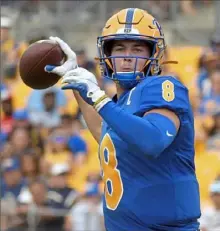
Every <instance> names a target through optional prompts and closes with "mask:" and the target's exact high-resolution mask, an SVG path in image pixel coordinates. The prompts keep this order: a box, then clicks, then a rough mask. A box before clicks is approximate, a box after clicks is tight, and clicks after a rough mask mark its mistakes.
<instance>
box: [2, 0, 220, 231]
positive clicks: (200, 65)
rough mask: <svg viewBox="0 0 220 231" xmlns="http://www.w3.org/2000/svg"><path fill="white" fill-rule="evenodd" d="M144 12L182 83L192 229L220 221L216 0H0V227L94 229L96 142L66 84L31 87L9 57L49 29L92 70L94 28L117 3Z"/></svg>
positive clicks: (107, 85)
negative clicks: (193, 202)
mask: <svg viewBox="0 0 220 231" xmlns="http://www.w3.org/2000/svg"><path fill="white" fill-rule="evenodd" d="M127 7H139V8H142V9H145V10H147V11H149V12H150V13H151V14H153V15H154V16H155V17H156V18H157V19H158V21H159V22H160V24H161V25H162V27H163V28H164V33H165V36H166V41H167V45H168V49H167V52H166V58H167V59H168V60H177V61H178V62H179V63H178V64H177V65H166V66H165V67H164V70H163V71H164V74H173V75H174V76H176V77H177V78H179V80H180V81H182V82H183V83H184V84H185V85H186V86H187V87H188V89H189V93H190V100H191V104H192V108H193V112H194V117H195V149H196V153H195V160H196V171H197V176H198V180H199V183H200V194H201V203H202V213H203V214H202V217H201V224H202V228H203V229H202V230H204V231H209V230H210V231H214V230H215V229H214V228H216V227H217V228H218V229H216V230H219V229H220V224H219V221H220V215H219V214H220V14H219V12H220V1H212V0H200V1H194V0H189V1H165V0H163V1H156V0H152V1H151V0H145V1H104V0H103V1H61V0H57V1H45V0H44V1H42V0H29V1H12V0H11V1H6V0H4V1H1V84H0V92H1V133H0V151H1V162H0V166H1V182H0V183H1V185H0V186H1V228H0V229H1V230H2V231H23V230H24V231H38V230H39V231H44V230H47V231H50V230H51V231H52V230H53V231H56V230H57V231H58V230H59V231H103V230H104V226H103V214H102V204H101V196H102V193H103V192H102V182H101V179H100V168H99V161H98V155H97V148H98V146H97V144H96V142H95V140H94V139H93V138H92V136H91V134H90V132H89V131H88V129H87V127H86V125H85V122H84V119H83V117H82V115H81V112H80V110H79V108H78V105H77V103H76V101H75V99H74V96H73V94H72V92H71V91H65V92H64V91H61V90H60V83H58V84H57V85H56V86H54V87H51V88H49V89H46V90H39V91H36V90H32V89H30V88H28V87H27V86H25V85H24V84H23V82H22V81H21V79H20V77H19V72H18V62H19V59H20V57H21V55H22V53H23V52H24V51H25V49H26V48H27V47H28V46H29V45H30V44H31V43H33V42H35V41H37V40H40V39H47V38H48V37H49V36H51V35H52V36H58V37H60V38H62V39H63V40H64V41H66V42H67V43H68V44H69V45H70V46H71V47H72V48H73V50H74V51H75V52H76V53H77V58H78V63H79V66H82V67H84V68H87V69H89V70H90V71H92V72H94V73H95V74H96V76H97V78H98V82H99V84H100V86H101V87H102V88H103V89H105V90H106V92H107V93H108V94H109V96H113V95H114V93H115V88H114V84H113V83H112V82H110V81H109V80H108V81H106V80H104V79H103V78H102V77H101V75H100V71H99V66H98V64H97V63H96V61H95V60H94V57H95V56H96V55H97V51H96V38H97V36H98V35H100V32H101V29H102V27H103V26H104V24H105V21H106V20H107V19H108V18H109V17H110V16H111V15H112V14H113V13H116V12H117V11H119V10H121V9H123V8H127Z"/></svg>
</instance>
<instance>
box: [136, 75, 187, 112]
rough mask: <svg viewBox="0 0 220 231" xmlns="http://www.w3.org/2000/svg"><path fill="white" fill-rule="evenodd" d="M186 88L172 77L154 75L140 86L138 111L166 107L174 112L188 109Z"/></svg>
mask: <svg viewBox="0 0 220 231" xmlns="http://www.w3.org/2000/svg"><path fill="white" fill-rule="evenodd" d="M189 105H190V103H189V96H188V89H187V88H186V87H185V86H184V85H183V84H182V83H181V82H179V81H178V80H177V79H175V78H174V77H155V79H152V80H151V81H150V82H148V83H147V84H145V85H144V86H143V88H142V92H141V96H140V113H145V112H147V111H149V110H152V109H155V108H167V109H169V110H171V111H174V112H175V113H176V114H181V113H186V112H187V111H188V110H189Z"/></svg>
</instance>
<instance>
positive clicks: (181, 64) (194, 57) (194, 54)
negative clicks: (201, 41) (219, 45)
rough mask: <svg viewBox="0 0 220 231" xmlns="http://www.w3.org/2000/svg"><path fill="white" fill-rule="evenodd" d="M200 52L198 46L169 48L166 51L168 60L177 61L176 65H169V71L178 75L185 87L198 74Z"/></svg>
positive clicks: (200, 49)
mask: <svg viewBox="0 0 220 231" xmlns="http://www.w3.org/2000/svg"><path fill="white" fill-rule="evenodd" d="M202 50H203V48H202V47H199V46H189V47H188V46H186V47H170V48H169V50H168V52H169V59H170V60H175V61H178V64H176V65H170V69H171V71H172V72H175V73H177V74H178V76H179V77H180V79H181V81H182V82H183V83H184V84H185V85H186V86H189V85H191V82H192V80H193V79H195V77H196V75H197V73H198V60H199V57H200V56H201V54H202Z"/></svg>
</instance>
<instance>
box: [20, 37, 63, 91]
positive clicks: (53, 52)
mask: <svg viewBox="0 0 220 231" xmlns="http://www.w3.org/2000/svg"><path fill="white" fill-rule="evenodd" d="M64 59H65V55H64V53H63V51H62V50H61V48H60V46H59V44H57V43H56V42H54V41H51V40H40V41H37V42H35V43H33V44H31V45H30V46H29V47H28V48H27V50H26V51H25V52H24V53H23V55H22V57H21V59H20V63H19V71H20V76H21V79H22V80H23V82H24V83H25V84H26V85H27V86H29V87H31V88H33V89H46V88H48V87H51V86H53V85H54V84H56V83H57V82H58V81H59V79H60V78H61V77H60V76H58V75H56V74H52V73H47V72H45V71H44V67H45V66H46V65H54V66H59V65H61V64H62V63H63V62H64Z"/></svg>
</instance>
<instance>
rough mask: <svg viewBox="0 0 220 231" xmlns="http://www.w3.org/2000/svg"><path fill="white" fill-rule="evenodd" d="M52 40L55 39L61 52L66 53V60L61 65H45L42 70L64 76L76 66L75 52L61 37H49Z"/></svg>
mask: <svg viewBox="0 0 220 231" xmlns="http://www.w3.org/2000/svg"><path fill="white" fill-rule="evenodd" d="M49 39H50V40H52V41H55V42H56V43H58V44H59V46H60V48H61V49H62V51H63V53H64V54H65V55H66V58H67V60H66V62H65V63H64V64H62V65H61V66H52V65H46V66H45V68H44V70H45V71H46V72H49V73H54V74H57V75H59V76H61V77H62V76H64V75H65V74H66V73H67V72H68V71H70V70H73V69H74V68H77V67H78V64H77V57H76V54H75V52H74V51H73V50H72V49H71V48H70V47H69V45H68V44H67V43H65V42H64V41H63V40H62V39H60V38H58V37H52V36H51V37H50V38H49Z"/></svg>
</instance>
